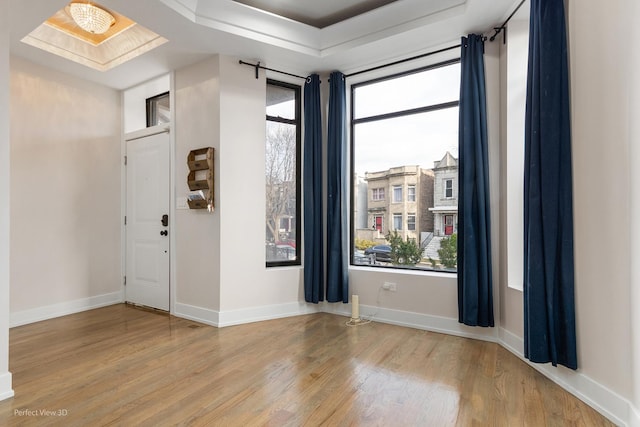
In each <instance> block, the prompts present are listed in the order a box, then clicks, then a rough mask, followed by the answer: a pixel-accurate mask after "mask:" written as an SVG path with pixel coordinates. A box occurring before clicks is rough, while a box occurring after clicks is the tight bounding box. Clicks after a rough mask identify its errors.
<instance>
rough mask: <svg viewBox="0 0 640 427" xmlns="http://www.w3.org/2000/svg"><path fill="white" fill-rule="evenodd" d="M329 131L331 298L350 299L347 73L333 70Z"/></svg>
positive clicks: (328, 267)
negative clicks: (345, 77)
mask: <svg viewBox="0 0 640 427" xmlns="http://www.w3.org/2000/svg"><path fill="white" fill-rule="evenodd" d="M329 88H330V89H329V120H328V121H329V131H328V134H327V301H329V302H339V301H342V302H344V303H347V302H349V276H348V266H349V259H348V254H349V248H348V241H349V238H348V234H347V233H348V221H347V220H348V212H347V127H346V125H347V106H346V88H345V82H344V74H342V73H340V72H337V71H335V72H333V73H331V78H330V81H329Z"/></svg>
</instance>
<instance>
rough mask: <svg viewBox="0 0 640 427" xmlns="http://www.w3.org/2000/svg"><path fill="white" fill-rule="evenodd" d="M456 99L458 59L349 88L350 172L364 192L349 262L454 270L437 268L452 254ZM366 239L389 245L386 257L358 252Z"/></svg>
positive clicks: (454, 254)
mask: <svg viewBox="0 0 640 427" xmlns="http://www.w3.org/2000/svg"><path fill="white" fill-rule="evenodd" d="M459 96H460V62H459V60H451V61H447V62H445V63H440V64H436V65H433V66H429V67H425V68H420V69H416V70H411V71H408V72H405V73H401V74H393V75H389V76H386V77H382V78H378V79H375V80H370V81H364V82H361V83H355V84H353V85H352V86H351V107H352V108H351V144H352V145H351V147H352V148H351V161H352V171H351V176H353V177H354V179H356V178H357V179H358V182H360V183H361V184H360V185H362V182H364V183H365V184H366V185H367V186H368V189H369V191H370V193H368V194H371V195H372V197H371V200H367V202H368V206H366V210H367V215H366V217H365V215H362V214H360V215H358V217H357V218H356V216H355V215H352V241H353V242H354V246H353V247H352V254H353V257H352V260H353V263H354V264H360V265H373V266H376V267H388V268H406V269H422V270H443V271H455V268H454V269H451V268H449V267H445V265H447V266H450V265H452V259H453V263H454V265H455V258H456V257H457V252H456V246H455V245H456V238H455V234H456V233H457V215H458V200H457V192H456V191H455V188H454V187H455V185H457V184H456V183H457V176H458V104H459ZM354 184H355V182H354ZM377 188H388V189H389V190H390V193H391V194H390V197H388V198H387V199H386V200H385V199H384V198H380V197H376V193H375V192H374V191H375V190H374V189H377ZM405 189H406V190H405ZM405 192H406V195H405ZM352 194H354V193H353V192H352ZM363 194H367V193H363ZM353 197H354V198H356V197H358V194H354V196H353ZM372 201H375V203H371V202H372ZM355 202H356V200H354V201H353V203H352V206H356V205H357V206H359V209H362V207H363V201H362V200H360V198H358V200H357V204H356V203H355ZM385 215H387V217H388V218H390V219H391V220H392V221H391V229H390V230H388V231H386V230H385V231H386V232H385V233H384V234H383V233H382V232H381V231H380V228H378V227H377V221H378V218H380V217H384V216H385ZM365 218H366V221H365ZM372 224H374V226H373V227H372ZM367 244H368V245H389V246H390V247H391V254H390V257H389V256H386V257H384V259H372V257H365V256H360V255H362V254H361V252H362V253H364V250H365V249H366V248H363V245H367ZM356 245H357V246H358V248H359V249H357V248H356ZM389 258H390V259H391V261H389Z"/></svg>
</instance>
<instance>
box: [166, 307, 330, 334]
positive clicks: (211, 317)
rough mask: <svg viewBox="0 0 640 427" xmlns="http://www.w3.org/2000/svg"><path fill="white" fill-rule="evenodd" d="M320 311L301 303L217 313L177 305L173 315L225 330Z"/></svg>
mask: <svg viewBox="0 0 640 427" xmlns="http://www.w3.org/2000/svg"><path fill="white" fill-rule="evenodd" d="M319 311H320V310H319V309H318V307H316V306H315V305H312V304H305V303H301V302H293V303H287V304H276V305H266V306H260V307H249V308H243V309H241V310H230V311H216V310H211V309H208V308H202V307H196V306H193V305H188V304H181V303H176V304H175V311H174V313H173V315H174V316H177V317H182V318H185V319H189V320H193V321H196V322H200V323H204V324H206V325H212V326H216V327H218V328H224V327H225V326H233V325H241V324H244V323H253V322H261V321H264V320H271V319H280V318H283V317H292V316H300V315H303V314H311V313H317V312H319Z"/></svg>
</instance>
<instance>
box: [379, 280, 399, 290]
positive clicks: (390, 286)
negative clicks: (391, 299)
mask: <svg viewBox="0 0 640 427" xmlns="http://www.w3.org/2000/svg"><path fill="white" fill-rule="evenodd" d="M382 289H384V290H386V291H391V292H396V291H397V290H398V288H397V286H396V284H395V283H391V282H384V283H383V284H382Z"/></svg>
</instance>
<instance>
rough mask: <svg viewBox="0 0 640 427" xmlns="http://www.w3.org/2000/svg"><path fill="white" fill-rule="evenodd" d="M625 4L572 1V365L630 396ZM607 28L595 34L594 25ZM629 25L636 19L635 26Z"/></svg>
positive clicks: (570, 15) (627, 117) (570, 24)
mask: <svg viewBox="0 0 640 427" xmlns="http://www.w3.org/2000/svg"><path fill="white" fill-rule="evenodd" d="M623 3H627V4H631V2H621V1H616V2H607V4H606V5H605V4H603V3H601V2H599V1H595V0H588V1H584V0H581V1H571V2H570V5H569V9H568V11H569V42H570V51H571V57H570V60H571V85H572V87H571V93H572V94H571V105H572V110H573V111H572V131H573V141H572V143H573V162H574V217H575V225H574V227H575V273H576V292H575V294H576V320H577V334H578V357H579V360H578V363H579V366H581V369H580V370H581V372H583V373H585V374H586V375H588V376H589V377H590V378H592V379H594V380H596V381H598V382H599V383H601V384H603V385H605V386H607V387H609V388H611V389H612V390H614V391H616V392H617V393H619V394H621V395H623V396H625V397H630V395H631V381H630V378H631V377H630V375H629V372H630V369H631V359H630V351H629V342H630V338H631V337H630V327H631V317H630V310H629V309H630V307H629V298H630V290H631V286H630V276H629V268H630V262H631V259H630V257H629V244H630V240H629V233H628V228H629V224H630V217H629V195H630V194H631V193H630V186H629V173H630V167H629V166H630V165H629V164H628V162H626V161H625V159H628V157H629V133H628V132H629V131H628V128H629V126H628V123H629V122H628V121H629V120H630V119H633V120H637V118H631V117H630V115H629V111H628V108H629V107H628V104H627V102H625V100H626V99H627V96H628V91H629V88H628V87H627V81H628V79H627V73H628V72H629V71H628V63H629V62H628V59H627V58H628V54H629V50H628V47H627V46H625V45H624V43H620V40H621V39H620V34H619V33H618V32H617V31H615V29H616V28H619V27H620V22H619V21H620V20H621V19H624V17H625V15H626V14H627V13H628V10H627V9H628V8H625V7H624V5H623ZM595 22H597V23H598V24H597V25H598V27H601V28H608V29H611V31H603V32H600V31H598V32H594V31H593V23H595ZM634 25H635V24H634Z"/></svg>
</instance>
